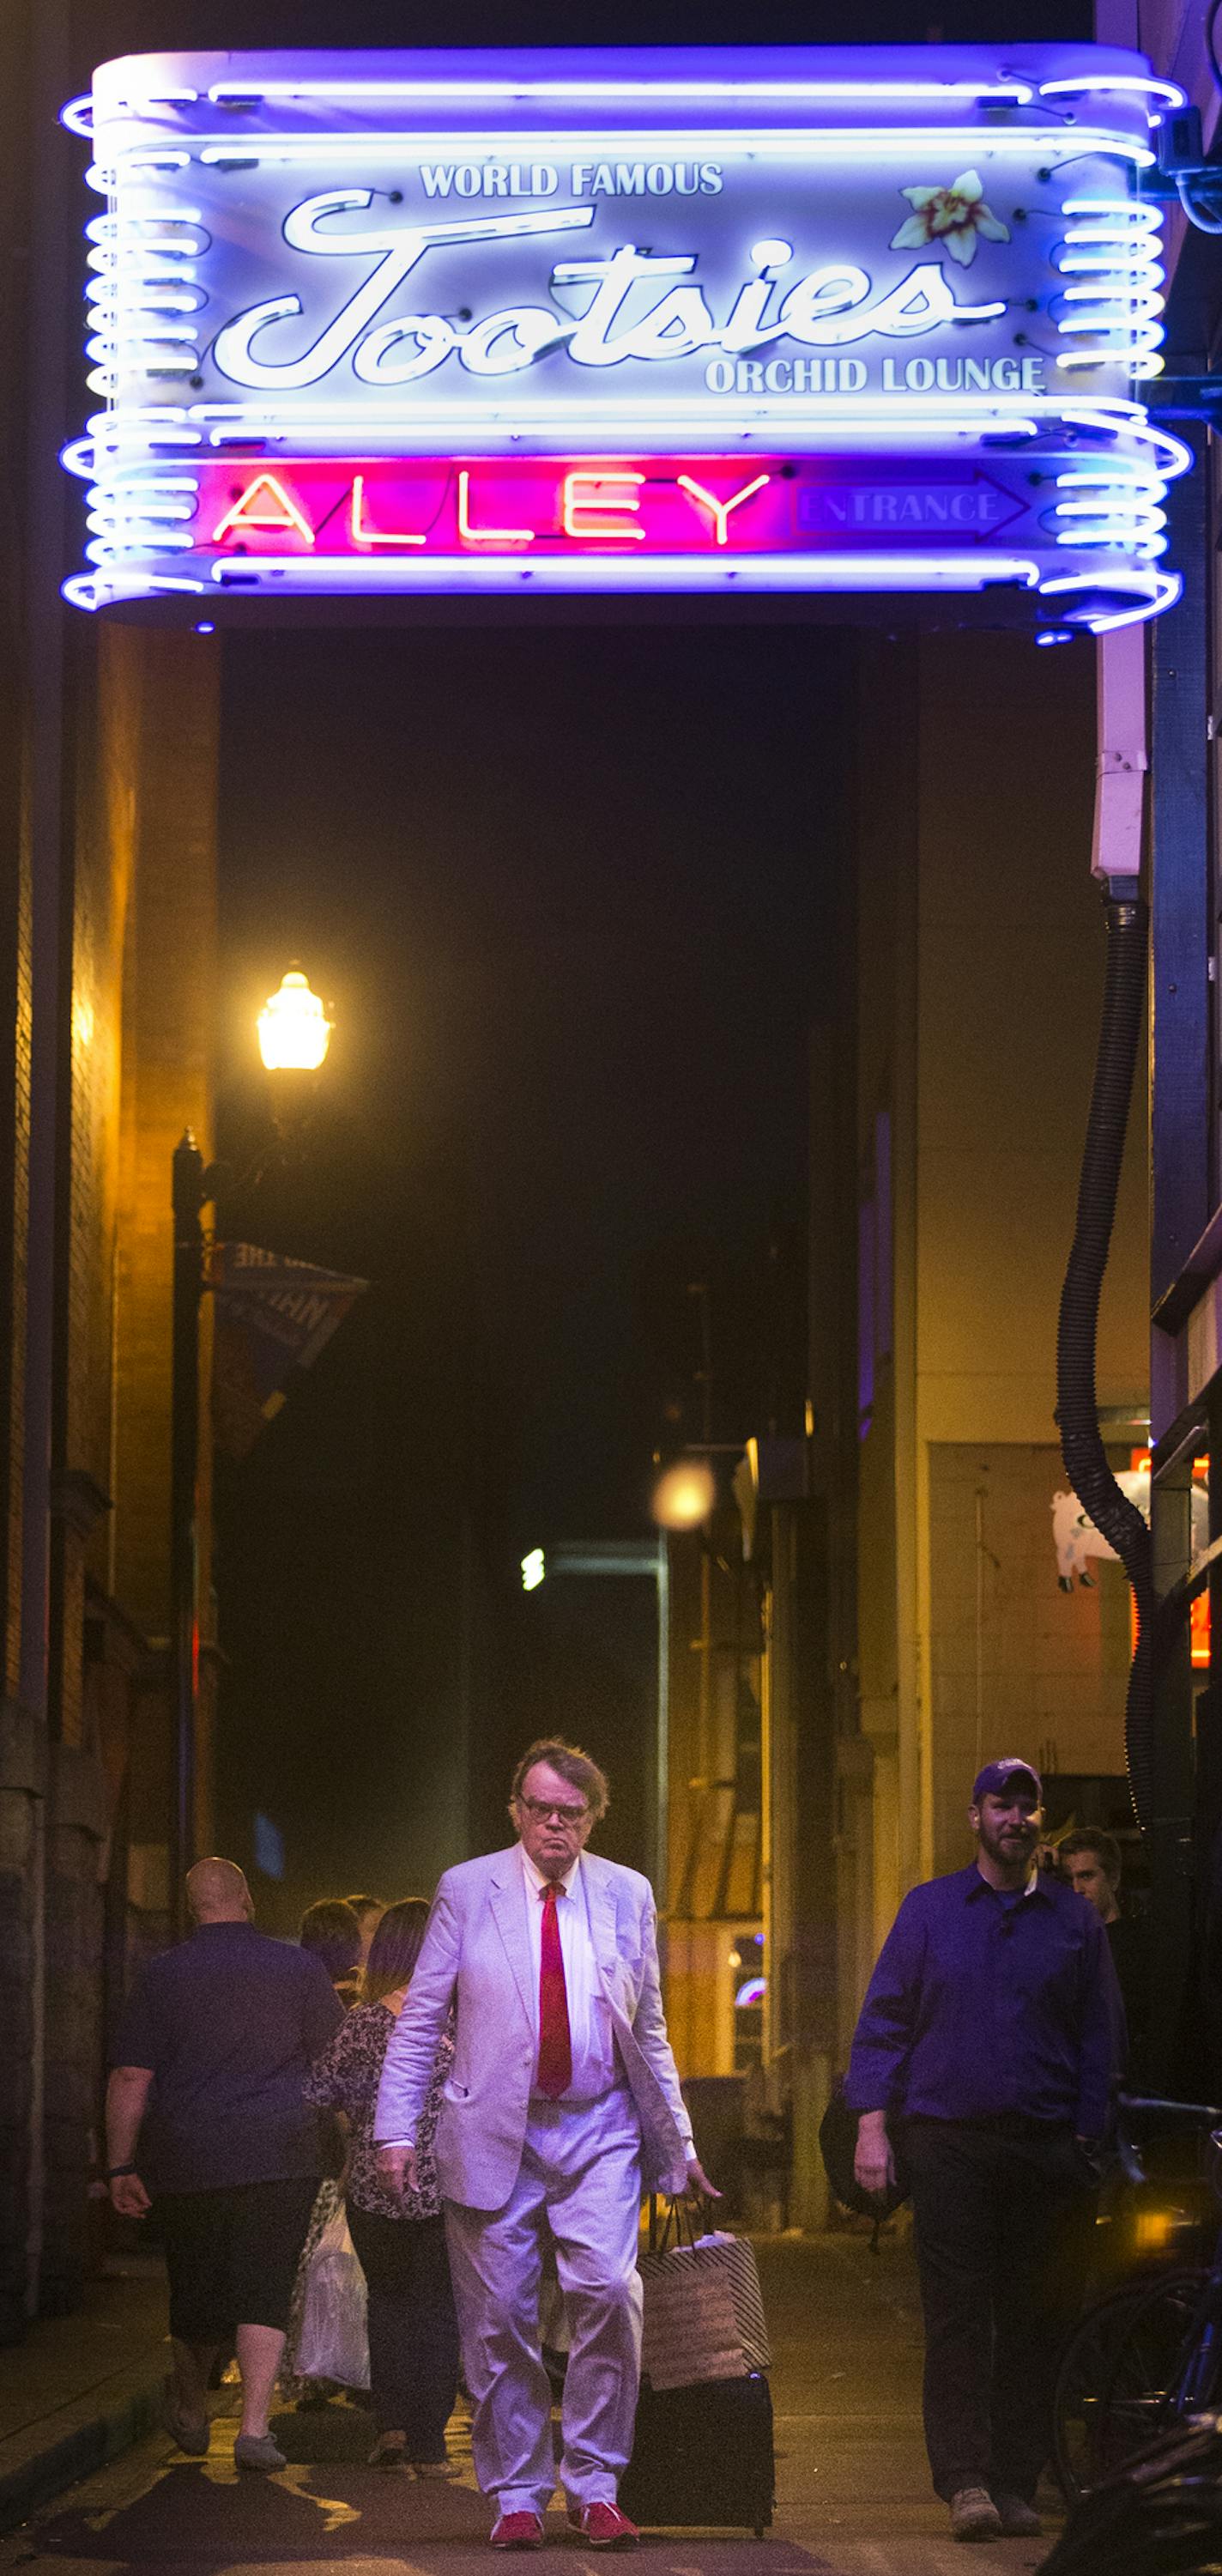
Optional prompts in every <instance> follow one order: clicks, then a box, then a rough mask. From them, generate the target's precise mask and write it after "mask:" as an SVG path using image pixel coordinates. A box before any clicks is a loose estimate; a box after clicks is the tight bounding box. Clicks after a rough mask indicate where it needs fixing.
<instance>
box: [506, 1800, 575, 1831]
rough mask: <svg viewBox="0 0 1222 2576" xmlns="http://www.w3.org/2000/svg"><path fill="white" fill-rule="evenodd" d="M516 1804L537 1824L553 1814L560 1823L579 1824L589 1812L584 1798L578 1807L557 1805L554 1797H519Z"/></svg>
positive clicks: (544, 1821) (540, 1823) (541, 1823)
mask: <svg viewBox="0 0 1222 2576" xmlns="http://www.w3.org/2000/svg"><path fill="white" fill-rule="evenodd" d="M518 1805H519V1806H520V1807H522V1808H524V1809H525V1812H526V1814H527V1815H528V1816H533V1817H534V1820H535V1823H536V1824H537V1825H543V1824H546V1822H547V1819H548V1817H549V1816H555V1817H556V1818H557V1819H558V1821H559V1822H560V1823H561V1824H562V1825H579V1824H580V1823H581V1822H582V1819H583V1817H585V1816H588V1815H589V1812H590V1810H589V1808H588V1807H587V1806H586V1804H585V1801H584V1799H583V1801H582V1804H581V1805H580V1806H579V1807H561V1806H558V1805H557V1803H556V1800H555V1799H554V1798H519V1800H518Z"/></svg>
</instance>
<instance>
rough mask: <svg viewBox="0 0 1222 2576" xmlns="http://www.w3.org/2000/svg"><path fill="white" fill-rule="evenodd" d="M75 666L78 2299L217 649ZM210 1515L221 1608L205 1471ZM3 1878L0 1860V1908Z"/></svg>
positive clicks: (159, 1594)
mask: <svg viewBox="0 0 1222 2576" xmlns="http://www.w3.org/2000/svg"><path fill="white" fill-rule="evenodd" d="M78 660H79V661H80V663H81V666H82V667H81V675H80V686H79V690H78V697H79V705H78V717H77V749H78V770H77V798H76V810H75V854H74V858H75V864H74V873H73V894H72V915H71V995H70V1000H69V1002H68V1003H67V1005H66V1008H67V1026H66V1028H65V1030H64V1032H63V1041H64V1055H65V1062H66V1065H67V1068H68V1077H69V1078H68V1081H67V1084H66V1096H65V1114H64V1169H63V1173H62V1177H61V1219H60V1283H59V1296H60V1306H61V1311H60V1334H59V1354H58V1377H59V1386H58V1402H57V1415H56V1460H55V1477H54V1485H53V1493H54V1526H53V1533H52V1582H53V1589H52V1607H53V1654H52V1684H51V1703H52V1729H53V1736H54V1742H53V1744H52V1748H51V1751H52V1760H51V1769H50V1779H49V1797H48V1819H47V1855H46V1872H47V1876H46V1939H47V2007H46V2027H45V2039H46V2075H45V2112H44V2159H45V2161H44V2184H45V2200H44V2221H43V2265H42V2304H43V2307H44V2309H45V2310H48V2311H51V2312H55V2311H58V2310H66V2309H70V2308H72V2307H73V2306H74V2305H75V2304H76V2303H77V2300H78V2298H79V2295H80V2288H81V2282H82V2279H83V2276H84V2272H85V2268H86V2264H87V2260H88V2250H89V2246H88V2235H87V2228H86V2220H87V2214H88V2202H87V2198H86V2189H85V2186H86V2183H87V2180H88V2177H89V2173H90V2170H91V2165H92V2164H94V2163H95V2162H96V2160H97V2150H98V2145H99V2138H98V2129H99V2114H100V2108H101V2097H102V2086H103V2079H104V2064H105V2035H106V2023H107V2020H108V2018H113V2013H114V2010H115V2008H116V2006H117V2002H118V2000H119V1994H120V1992H121V1988H122V1985H123V1982H124V1980H125V1975H126V1970H127V1963H128V1961H129V1959H132V1958H134V1959H138V1958H139V1957H140V1956H141V1955H143V1954H144V1952H145V1951H146V1950H147V1949H148V1947H149V1946H151V1945H155V1944H156V1943H157V1942H158V1941H160V1940H163V1939H164V1938H165V1937H166V1934H167V1931H168V1928H169V1926H168V1897H169V1890H168V1885H167V1854H168V1819H169V1812H170V1795H171V1768H170V1707H169V1693H168V1688H167V1675H166V1669H165V1652H164V1639H165V1636H166V1633H167V1630H168V1625H169V1603H168V1589H169V1585H168V1559H169V1550H168V1526H167V1524H168V1499H169V1497H168V1485H169V1475H168V1468H169V1448H170V1423H169V1408H170V1376H169V1353H170V1287H171V1222H170V1157H171V1153H172V1150H173V1146H174V1144H175V1142H176V1141H177V1138H178V1136H179V1135H180V1134H181V1131H182V1129H183V1127H184V1125H187V1124H190V1125H193V1126H194V1127H195V1128H196V1129H197V1130H198V1132H199V1133H200V1135H201V1137H202V1138H203V1140H204V1141H205V1143H207V1142H209V1141H210V1130H211V1061H212V1048H213V1034H214V1025H213V1024H214V1007H215V991H214V977H215V967H214V959H215V820H214V817H215V802H216V727H217V663H216V659H215V657H214V656H212V655H209V654H207V653H206V652H205V651H204V650H203V649H202V647H201V643H200V639H198V638H197V637H195V636H194V635H191V636H181V637H180V636H170V635H164V634H155V633H146V632H143V631H140V630H137V629H134V628H122V627H105V626H100V627H98V628H97V629H95V630H92V631H91V633H90V635H89V639H88V646H87V649H86V650H85V651H84V652H79V653H78ZM204 1448H205V1466H206V1459H207V1444H206V1441H205V1444H204ZM202 1522H203V1532H202V1535H203V1546H202V1559H203V1571H204V1585H205V1588H204V1591H203V1601H204V1605H205V1610H206V1608H207V1603H208V1599H209V1589H208V1580H209V1575H210V1550H209V1546H208V1496H207V1490H206V1486H205V1494H204V1501H203V1514H202ZM201 1731H202V1732H205V1733H206V1731H207V1730H206V1728H205V1729H203V1730H201ZM207 1791H208V1783H207V1781H206V1779H205V1782H204V1784H203V1794H204V1797H205V1799H206V1798H207ZM120 1820H121V1830H119V1831H117V1830H116V1827H117V1825H119V1824H120ZM13 1829H14V1831H16V1830H17V1829H18V1828H17V1822H16V1819H15V1820H14V1828H13ZM2 1830H3V1816H2V1814H0V1833H2ZM112 1870H116V1871H119V1872H120V1873H121V1875H122V1880H123V1884H122V1887H121V1888H116V1887H115V1886H114V1885H110V1884H109V1883H108V1881H109V1874H110V1872H111V1871H112ZM3 1892H4V1891H3V1880H2V1876H0V1904H2V1903H3ZM125 1923H126V1930H124V1929H123V1928H122V1927H123V1926H124V1924H125Z"/></svg>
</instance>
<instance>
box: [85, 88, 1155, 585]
mask: <svg viewBox="0 0 1222 2576" xmlns="http://www.w3.org/2000/svg"><path fill="white" fill-rule="evenodd" d="M1176 96H1178V93H1176V92H1173V90H1172V88H1171V85H1170V84H1169V83H1166V82H1160V81H1157V80H1156V79H1155V78H1154V77H1153V75H1152V74H1151V73H1150V72H1149V69H1148V67H1147V66H1146V65H1145V63H1144V62H1143V60H1142V58H1141V57H1140V56H1137V55H1133V54H1128V53H1121V52H1117V51H1115V50H1114V49H1110V48H1109V49H1103V48H1099V47H1094V46H1064V45H1062V46H1052V47H1036V46H1021V45H1020V46H1014V47H1008V48H1005V49H1004V51H1003V52H999V53H996V54H994V53H992V52H989V51H986V50H985V49H982V48H966V47H949V48H938V49H931V48H929V47H924V46H923V47H919V48H911V49H905V50H892V49H871V48H865V49H847V48H846V49H839V48H837V49H831V48H828V49H815V48H801V49H791V48H786V49H780V48H769V49H760V50H751V51H747V50H742V51H737V50H736V51H728V50H723V49H702V50H697V51H686V52H669V51H665V50H658V51H652V50H651V51H650V52H648V53H644V54H639V55H638V54H632V53H596V52H574V53H572V54H562V53H553V54H542V53H535V54H531V53H527V54H521V55H512V56H511V55H495V54H489V55H480V54H454V55H446V54H406V53H405V54H372V53H371V54H338V53H337V54H325V55H324V54H320V55H294V54H266V55H241V56H234V55H163V56H154V55H147V56H136V57H131V58H129V59H127V60H126V61H122V62H118V63H111V64H107V65H105V66H103V68H102V69H101V70H100V71H99V72H98V73H97V74H96V76H95V80H94V89H93V95H92V100H91V101H86V102H78V103H77V104H76V105H75V106H74V107H73V108H72V109H71V110H69V111H67V115H68V121H69V123H70V124H74V125H75V126H77V127H78V128H79V129H80V130H82V131H89V132H90V133H91V134H92V136H93V139H94V144H95V150H96V155H97V158H96V161H95V165H94V168H93V170H92V171H91V173H90V178H91V181H92V183H93V184H94V185H95V186H97V187H99V188H100V189H102V190H103V191H104V193H105V195H106V197H107V209H106V211H105V213H103V214H100V215H98V216H97V217H95V218H94V220H93V221H92V222H91V223H90V224H89V225H88V226H87V231H88V234H89V239H90V244H91V247H90V250H89V253H88V264H89V267H90V270H91V272H92V277H93V284H92V286H91V288H90V290H89V292H90V312H89V319H90V326H91V330H90V338H89V342H88V351H89V356H90V359H91V362H92V373H91V376H90V384H91V387H92V389H93V390H94V391H95V392H96V393H97V394H98V395H99V396H101V397H102V398H103V402H104V408H103V409H102V410H101V411H99V413H98V414H97V415H96V416H95V418H94V419H93V420H92V421H91V422H90V424H89V430H88V434H87V436H86V438H84V439H83V440H80V441H78V442H76V443H75V445H74V447H73V448H72V449H70V450H69V451H68V453H67V456H66V460H65V461H66V462H67V463H68V464H69V465H70V466H72V468H73V469H74V470H77V471H79V472H81V473H83V474H85V475H86V476H87V477H88V479H89V480H90V482H91V485H92V489H91V494H90V501H91V510H90V532H91V535H90V543H89V545H88V547H87V552H88V555H89V559H90V562H91V564H92V566H93V567H94V569H93V570H92V571H91V572H90V573H89V574H87V575H84V576H79V577H78V578H77V579H76V580H74V581H73V582H72V583H70V584H69V585H68V591H69V596H71V597H73V598H74V599H76V600H77V601H78V602H79V603H80V604H82V605H85V606H104V605H107V604H109V603H112V602H119V601H123V600H129V599H137V598H158V597H160V598H162V599H164V600H167V601H172V600H174V599H179V600H181V601H183V602H185V603H189V602H190V601H191V600H192V599H195V600H196V601H197V602H198V600H199V599H200V598H201V596H202V597H205V598H207V599H208V600H209V601H211V600H213V599H214V598H216V597H217V596H218V595H220V594H230V595H233V596H235V597H237V596H241V595H244V594H249V593H250V592H252V591H256V592H259V593H260V594H262V595H264V596H266V595H269V594H276V595H285V596H287V595H290V594H297V595H300V594H304V593H308V592H311V591H314V592H317V591H326V590H336V591H339V592H351V591H354V590H357V589H359V588H361V587H365V588H368V589H372V590H381V591H384V592H389V591H393V590H395V589H398V590H401V591H404V592H408V593H410V592H412V591H434V590H445V589H451V590H454V591H457V592H461V591H462V590H464V589H472V588H475V589H480V588H482V589H487V588H489V587H491V588H496V587H497V586H502V587H503V586H505V584H506V582H507V581H509V579H510V576H511V572H513V577H514V578H516V579H517V580H519V581H521V580H522V579H523V578H524V577H525V567H524V565H523V563H522V561H521V559H522V558H523V557H525V556H527V555H528V556H529V559H530V562H529V580H530V581H531V582H533V583H534V585H535V587H536V588H542V589H546V588H549V587H551V588H565V589H573V588H582V587H584V588H589V589H593V590H598V589H606V588H609V589H616V590H621V591H622V590H624V589H625V588H626V587H632V586H635V587H637V588H639V589H641V590H644V591H647V590H651V589H663V590H664V589H668V588H669V589H674V588H684V587H687V588H692V589H697V590H698V589H708V588H709V587H716V586H718V585H719V584H720V585H722V586H724V585H726V584H728V583H730V582H737V583H738V584H739V586H740V587H755V588H765V587H777V588H784V589H787V590H801V589H804V588H805V589H808V590H812V591H818V590H824V589H829V590H833V591H835V590H846V589H848V590H851V589H854V588H862V587H865V588H879V587H884V586H886V580H887V577H888V574H889V573H890V574H891V575H893V581H892V586H893V587H894V588H896V589H897V590H905V589H908V590H913V589H915V590H919V589H922V588H933V589H937V588H942V587H946V586H948V585H949V586H951V587H954V588H957V589H961V590H963V591H965V592H966V591H971V590H973V589H982V588H984V587H986V586H988V585H1004V586H1009V587H1012V588H1013V589H1015V590H1016V591H1017V592H1022V593H1023V594H1028V593H1029V594H1031V596H1032V598H1033V599H1034V600H1035V601H1036V602H1039V601H1040V600H1043V599H1045V598H1047V599H1049V600H1050V601H1051V600H1052V599H1053V598H1054V597H1055V615H1056V619H1057V621H1058V623H1063V622H1065V621H1066V620H1068V621H1070V622H1073V621H1074V620H1075V619H1080V620H1081V621H1082V622H1084V623H1087V624H1090V625H1094V626H1097V627H1098V626H1101V625H1105V624H1107V623H1110V622H1115V621H1116V620H1117V619H1123V618H1127V617H1130V616H1132V615H1149V614H1151V613H1154V612H1156V611H1157V609H1158V608H1159V607H1161V606H1164V605H1165V604H1166V603H1167V600H1168V599H1169V598H1170V597H1171V596H1174V594H1175V590H1176V583H1175V578H1174V576H1173V575H1171V574H1169V573H1167V572H1165V571H1164V570H1162V569H1161V568H1160V563H1159V558H1160V556H1161V553H1162V550H1163V542H1164V541H1163V538H1162V534H1161V527H1162V521H1161V516H1160V509H1159V504H1160V501H1161V498H1162V493H1163V488H1164V486H1165V483H1166V480H1167V478H1168V476H1169V475H1170V474H1171V473H1174V472H1179V471H1182V470H1183V469H1184V467H1185V466H1186V464H1187V463H1188V461H1189V459H1188V453H1187V450H1186V449H1184V448H1183V447H1182V446H1181V445H1180V444H1179V442H1177V441H1175V440H1173V439H1171V438H1168V437H1167V435H1166V434H1165V433H1163V432H1160V431H1158V430H1156V429H1154V428H1153V427H1152V426H1151V424H1150V423H1149V421H1148V419H1147V416H1146V412H1145V409H1144V406H1143V404H1142V401H1141V399H1140V387H1141V385H1142V384H1143V382H1144V380H1145V379H1146V378H1148V377H1149V376H1150V375H1151V374H1153V373H1155V372H1156V371H1157V369H1158V367H1159V365H1160V363H1161V362H1160V360H1159V356H1158V343H1159V338H1160V326H1159V314H1160V312H1161V309H1162V308H1161V298H1160V293H1159V288H1160V285H1161V282H1162V272H1161V269H1160V267H1159V259H1158V253H1159V216H1158V210H1157V208H1156V207H1154V206H1151V205H1149V204H1146V203H1143V202H1142V201H1141V199H1140V198H1139V197H1138V195H1137V194H1136V193H1135V190H1136V182H1137V179H1138V176H1139V174H1140V171H1141V170H1142V169H1143V168H1145V167H1147V166H1148V165H1149V164H1150V162H1151V161H1152V159H1153V152H1152V147H1151V144H1150V139H1149V133H1150V126H1151V123H1152V122H1153V121H1154V120H1155V119H1156V118H1157V116H1158V115H1159V113H1160V112H1161V111H1162V109H1163V108H1164V107H1165V106H1166V105H1168V104H1169V103H1171V102H1172V101H1173V99H1174V98H1175V97H1176ZM1020 453H1021V456H1022V466H1021V468H1020V467H1019V466H1018V465H1017V464H1016V462H1015V459H1016V458H1017V456H1018V455H1019V454H1020ZM260 478H262V484H261V485H260ZM634 478H635V479H634ZM273 493H278V494H279V495H280V499H279V500H278V501H275V500H273V498H272V495H273ZM990 493H991V494H992V495H993V496H994V497H993V498H992V499H990V498H989V497H988V496H989V495H990ZM701 494H704V496H705V497H704V498H703V499H701V498H700V497H699V496H700V495H701ZM956 494H957V495H958V498H957V499H955V498H954V496H955V495H956ZM226 495H228V498H226V497H225V496H226ZM328 495H330V499H329V500H328V497H327V496H328ZM997 495H1000V496H1001V498H1000V499H998V498H997V497H996V496H997ZM218 496H219V497H220V500H221V504H222V506H219V507H218V506H217V500H218ZM260 496H262V500H263V501H264V502H266V503H268V505H269V507H268V509H261V507H260ZM269 511H270V515H269ZM990 512H993V513H994V516H993V520H992V524H991V525H990V523H989V513H990ZM838 513H839V516H838V515H837V514H838ZM1003 528H1004V530H1005V538H1006V542H1005V544H1004V546H1002V547H1001V548H1000V550H998V548H997V546H996V545H995V544H994V543H993V541H994V539H996V538H997V537H998V535H999V533H1000V531H1001V530H1002V529H1003ZM307 530H308V534H307ZM514 567H516V572H514ZM1036 613H1037V615H1038V614H1039V613H1040V612H1039V610H1038V608H1037V611H1036ZM1050 613H1051V611H1050Z"/></svg>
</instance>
